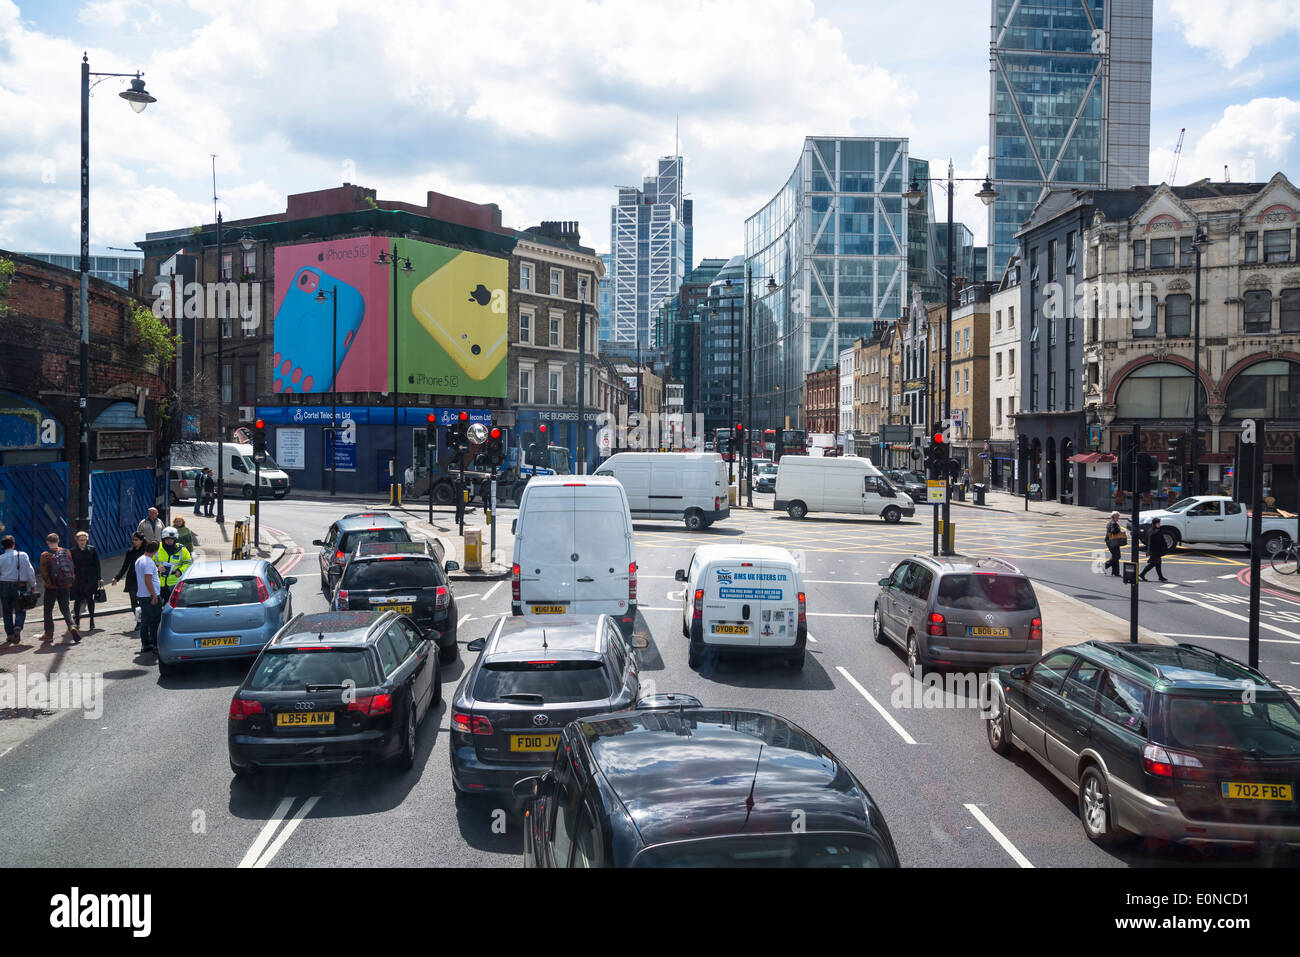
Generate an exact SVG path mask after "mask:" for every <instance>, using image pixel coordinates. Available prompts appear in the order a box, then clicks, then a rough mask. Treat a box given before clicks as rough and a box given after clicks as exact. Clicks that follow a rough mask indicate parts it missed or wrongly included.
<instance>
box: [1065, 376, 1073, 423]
mask: <svg viewBox="0 0 1300 957" xmlns="http://www.w3.org/2000/svg"><path fill="white" fill-rule="evenodd" d="M1073 409H1074V370H1073V369H1071V368H1070V367H1069V366H1066V367H1065V411H1066V412H1070V411H1072V410H1073Z"/></svg>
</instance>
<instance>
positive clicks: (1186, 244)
mask: <svg viewBox="0 0 1300 957" xmlns="http://www.w3.org/2000/svg"><path fill="white" fill-rule="evenodd" d="M1194 241H1195V237H1193V236H1180V237H1179V239H1178V265H1180V266H1182V267H1183V268H1186V267H1188V266H1194V265H1195V264H1196V247H1195V246H1194V245H1193V243H1194Z"/></svg>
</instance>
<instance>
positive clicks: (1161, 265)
mask: <svg viewBox="0 0 1300 957" xmlns="http://www.w3.org/2000/svg"><path fill="white" fill-rule="evenodd" d="M1173 265H1174V241H1173V239H1172V238H1170V239H1153V240H1151V268H1152V269H1172V268H1173Z"/></svg>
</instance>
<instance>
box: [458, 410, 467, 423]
mask: <svg viewBox="0 0 1300 957" xmlns="http://www.w3.org/2000/svg"><path fill="white" fill-rule="evenodd" d="M456 418H458V419H460V420H461V421H462V422H468V421H469V413H468V412H462V413H461V414H460V415H458V416H456Z"/></svg>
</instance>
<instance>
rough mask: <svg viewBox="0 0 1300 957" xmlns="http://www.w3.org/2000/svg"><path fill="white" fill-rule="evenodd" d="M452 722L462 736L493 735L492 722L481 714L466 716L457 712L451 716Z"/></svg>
mask: <svg viewBox="0 0 1300 957" xmlns="http://www.w3.org/2000/svg"><path fill="white" fill-rule="evenodd" d="M451 722H452V724H453V725H455V728H456V730H457V731H459V732H461V733H462V734H491V733H492V722H491V721H489V720H488V719H487V718H485V717H483V716H482V715H481V714H465V713H464V712H461V711H456V712H454V713H453V714H452V716H451Z"/></svg>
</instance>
